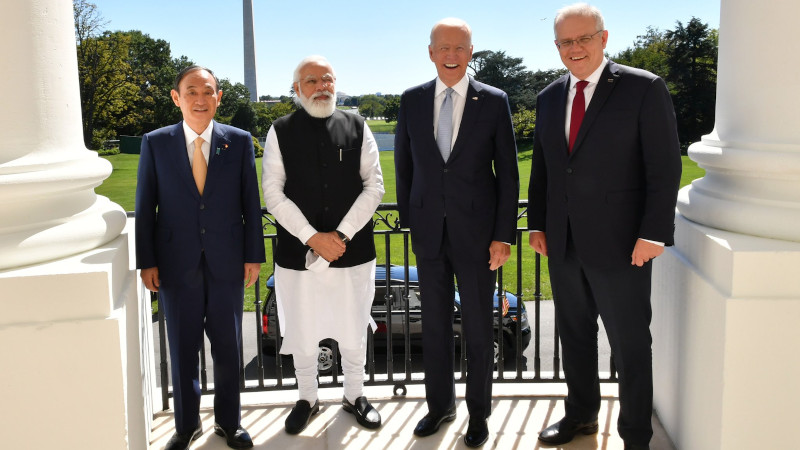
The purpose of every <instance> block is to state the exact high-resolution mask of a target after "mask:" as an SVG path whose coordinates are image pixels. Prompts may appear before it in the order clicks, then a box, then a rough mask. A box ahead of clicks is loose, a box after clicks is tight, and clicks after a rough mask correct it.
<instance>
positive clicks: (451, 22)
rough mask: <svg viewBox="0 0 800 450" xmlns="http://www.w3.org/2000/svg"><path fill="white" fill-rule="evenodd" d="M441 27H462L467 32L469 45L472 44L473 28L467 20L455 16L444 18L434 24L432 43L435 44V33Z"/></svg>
mask: <svg viewBox="0 0 800 450" xmlns="http://www.w3.org/2000/svg"><path fill="white" fill-rule="evenodd" d="M439 27H455V28H462V29H463V30H464V31H465V32H466V33H467V41H468V42H469V45H472V28H470V27H469V24H468V23H467V22H464V21H463V20H461V19H457V18H455V17H447V18H444V19H442V20H440V21H438V22H436V23H435V24H434V25H433V28H431V45H433V34H434V33H435V32H436V29H437V28H439Z"/></svg>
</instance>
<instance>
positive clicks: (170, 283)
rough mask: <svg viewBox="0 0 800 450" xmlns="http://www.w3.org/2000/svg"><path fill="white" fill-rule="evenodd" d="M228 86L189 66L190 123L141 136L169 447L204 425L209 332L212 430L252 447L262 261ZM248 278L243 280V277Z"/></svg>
mask: <svg viewBox="0 0 800 450" xmlns="http://www.w3.org/2000/svg"><path fill="white" fill-rule="evenodd" d="M221 98H222V91H220V90H219V82H218V81H217V77H216V76H214V74H213V73H212V72H211V71H210V70H208V69H206V68H204V67H200V66H189V67H186V68H185V69H183V70H182V71H181V72H180V73H179V74H178V76H177V77H176V79H175V85H174V89H173V90H172V100H173V102H174V103H175V105H176V106H178V107H179V108H180V109H181V113H182V114H183V121H182V122H180V123H178V124H175V125H170V126H167V127H164V128H160V129H158V130H155V131H153V132H150V133H147V134H145V135H144V137H143V138H142V150H141V156H140V157H139V171H138V178H137V186H136V267H137V268H138V269H141V277H142V281H143V282H144V284H145V286H146V287H147V289H149V290H150V291H153V292H156V291H158V292H159V293H160V295H161V300H162V304H163V305H164V314H165V316H166V321H167V337H168V339H169V352H170V353H169V355H170V364H171V369H172V389H173V397H174V400H175V407H174V408H175V435H174V436H172V438H171V439H170V440H169V442H168V443H167V450H184V449H188V448H189V446H190V445H191V442H192V441H194V440H196V439H197V438H198V437H200V435H201V434H203V429H202V427H201V424H200V416H199V408H200V382H199V363H198V361H199V356H198V354H199V351H200V348H201V346H202V343H203V332H204V331H205V333H206V334H207V335H208V339H209V341H210V342H211V356H212V358H213V360H214V419H215V422H216V423H215V424H214V432H215V433H216V434H218V435H220V436H222V437H224V438H225V439H226V441H227V444H228V446H229V447H231V448H250V447H252V446H253V441H252V440H251V439H250V435H249V434H248V433H247V431H245V429H244V428H242V427H241V425H240V421H241V402H240V400H239V370H240V367H241V360H240V355H241V334H242V306H243V300H244V288H245V283H246V284H247V287H250V286H251V285H252V284H253V283H255V281H256V279H257V278H258V273H259V270H260V268H261V263H262V262H264V238H263V237H262V230H261V202H260V200H259V197H258V175H257V174H256V167H255V153H254V152H253V138H252V137H251V136H250V133H248V132H246V131H242V130H240V129H238V128H234V127H231V126H228V125H223V124H220V123H217V122H215V121H214V120H213V118H214V113H215V112H216V110H217V106H218V105H219V101H220V99H221ZM243 280H244V281H243Z"/></svg>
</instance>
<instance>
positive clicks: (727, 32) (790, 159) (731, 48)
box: [678, 0, 800, 241]
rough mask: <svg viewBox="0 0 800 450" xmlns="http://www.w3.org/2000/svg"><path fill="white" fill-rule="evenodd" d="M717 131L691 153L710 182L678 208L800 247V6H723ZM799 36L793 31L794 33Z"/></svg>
mask: <svg viewBox="0 0 800 450" xmlns="http://www.w3.org/2000/svg"><path fill="white" fill-rule="evenodd" d="M721 6H722V7H721V9H720V37H719V41H720V42H719V65H718V76H717V107H716V123H715V127H714V131H712V133H711V134H709V135H707V136H703V138H702V141H701V142H698V143H695V144H692V146H691V147H689V157H690V158H691V159H692V160H694V161H696V162H697V163H698V164H699V165H700V166H701V167H702V168H704V169H705V170H706V176H705V177H703V178H701V179H700V180H697V181H695V182H694V183H692V185H691V187H686V188H684V189H682V190H681V193H680V196H679V198H678V210H679V211H680V213H681V214H682V215H684V216H685V217H687V218H688V219H690V220H692V221H695V222H698V223H702V224H704V225H708V226H711V227H714V228H719V229H722V230H728V231H735V232H739V233H744V234H749V235H753V236H762V237H768V238H776V239H785V240H790V241H800V112H798V111H799V109H798V108H800V74H798V70H800V60H798V58H792V57H787V51H788V52H789V53H791V52H792V50H789V49H790V48H794V47H795V46H793V45H792V44H791V43H790V42H791V38H788V39H789V40H788V41H787V34H786V33H787V30H794V29H795V28H796V20H795V19H796V17H795V16H794V15H795V14H797V13H800V2H797V1H796V0H770V1H767V2H753V1H750V0H723V1H722V5H721ZM790 34H791V33H790Z"/></svg>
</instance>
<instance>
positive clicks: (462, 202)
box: [394, 78, 519, 261]
mask: <svg viewBox="0 0 800 450" xmlns="http://www.w3.org/2000/svg"><path fill="white" fill-rule="evenodd" d="M435 89H436V80H433V81H430V82H428V83H425V84H422V85H420V86H416V87H413V88H410V89H408V90H407V91H405V92H404V93H403V95H402V97H401V99H400V112H399V113H398V118H397V131H396V134H395V148H394V157H395V170H396V172H397V180H396V181H397V205H398V210H399V213H400V224H401V226H402V227H410V228H411V243H412V246H413V250H414V253H415V254H416V255H417V256H420V257H425V256H426V255H434V254H436V253H437V252H438V251H439V249H440V247H441V243H442V230H443V225H444V220H445V216H447V231H448V237H449V239H450V242H453V243H461V244H462V245H460V246H459V249H460V250H461V251H462V252H463V255H464V257H468V258H471V259H475V260H480V261H488V254H489V253H488V250H489V244H490V243H491V241H493V240H496V241H502V242H507V243H515V231H516V228H517V226H516V223H517V206H518V199H519V173H518V171H517V147H516V142H515V140H514V129H513V126H512V125H511V112H510V109H509V106H508V97H507V96H506V94H505V92H503V91H501V90H499V89H496V88H494V87H491V86H488V85H486V84H483V83H479V82H477V81H475V80H473V79H471V78H470V80H469V88H468V91H467V98H466V104H465V106H464V115H463V116H462V119H461V125H460V127H459V131H458V136H457V138H456V141H455V144H453V149H452V152H451V154H450V157H449V158H448V160H447V162H444V160H443V159H442V156H441V154H440V153H439V148H438V147H437V146H436V136H435V135H434V133H433V100H434V91H435Z"/></svg>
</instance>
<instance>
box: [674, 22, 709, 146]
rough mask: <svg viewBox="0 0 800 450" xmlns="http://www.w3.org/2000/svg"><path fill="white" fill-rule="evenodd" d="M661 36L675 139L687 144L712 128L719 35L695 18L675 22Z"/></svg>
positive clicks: (682, 144)
mask: <svg viewBox="0 0 800 450" xmlns="http://www.w3.org/2000/svg"><path fill="white" fill-rule="evenodd" d="M664 37H665V39H666V42H667V48H668V56H667V64H668V65H669V73H668V74H667V76H666V80H667V82H668V83H669V85H670V92H671V93H672V102H673V104H674V106H675V115H676V116H677V119H678V138H679V139H680V142H681V146H682V147H687V146H688V145H689V144H690V143H692V142H696V141H699V140H700V138H701V137H702V135H704V134H707V133H709V132H710V131H711V130H712V129H713V128H714V108H715V103H716V93H717V51H718V50H717V49H718V37H717V33H716V32H714V31H713V30H710V29H709V28H708V25H706V24H704V23H702V22H701V21H700V19H697V18H696V17H692V19H691V20H690V21H689V23H687V24H686V26H685V27H684V26H683V24H682V23H681V22H680V21H678V22H677V26H676V27H675V29H674V30H672V31H667V32H666V33H665V35H664Z"/></svg>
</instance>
